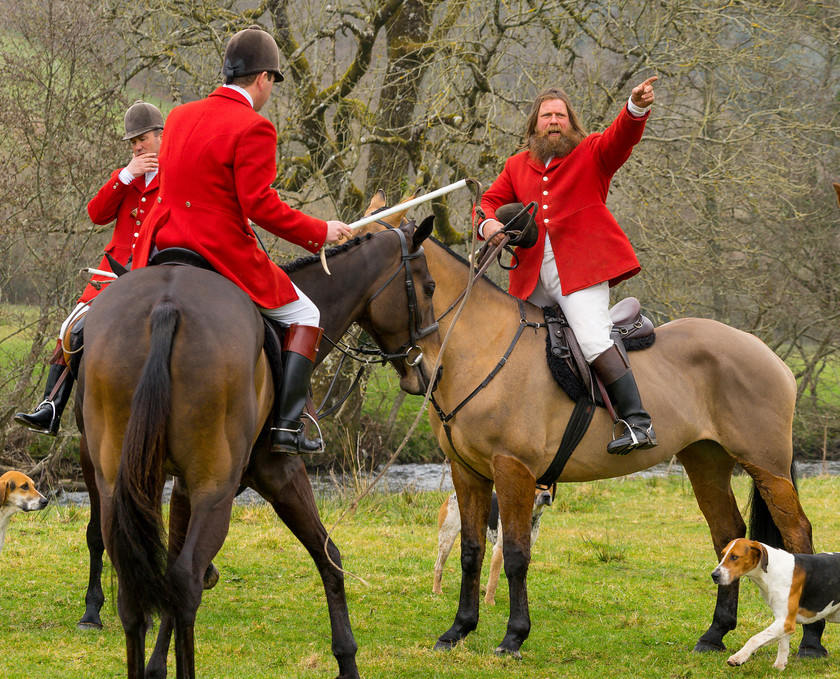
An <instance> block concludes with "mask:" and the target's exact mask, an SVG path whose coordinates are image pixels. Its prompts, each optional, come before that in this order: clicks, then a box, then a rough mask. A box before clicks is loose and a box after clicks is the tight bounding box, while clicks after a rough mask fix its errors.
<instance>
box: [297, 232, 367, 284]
mask: <svg viewBox="0 0 840 679" xmlns="http://www.w3.org/2000/svg"><path fill="white" fill-rule="evenodd" d="M371 238H373V234H372V233H365V234H362V235H361V236H356V237H355V238H354V239H353V240H348V241H347V242H346V243H342V244H341V245H336V246H335V247H334V248H330V249H329V250H326V251H325V253H324V254H325V255H326V256H327V259H329V258H330V257H335V256H336V255H339V254H341V253H342V252H347V251H348V250H350V249H351V248H354V247H356V246H357V245H360V244H361V243H363V242H364V241H366V240H369V239H371ZM320 261H321V258H320V256H318V255H308V256H306V257H300V258H299V259H295V260H293V261H291V262H289V263H287V264H281V265H280V268H281V269H283V271H285V272H286V273H287V274H291V273H294V272H295V271H300V270H301V269H303V268H306V267H307V266H310V265H312V264H315V263H316V262H320Z"/></svg>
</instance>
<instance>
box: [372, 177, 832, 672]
mask: <svg viewBox="0 0 840 679" xmlns="http://www.w3.org/2000/svg"><path fill="white" fill-rule="evenodd" d="M839 191H840V190H839ZM382 198H383V197H381V196H380V200H381V199H382ZM382 202H384V201H382ZM369 228H370V229H371V230H378V229H381V228H382V227H381V226H375V225H374V226H371V227H369ZM425 250H426V261H427V263H428V266H429V270H430V272H431V274H432V277H433V278H434V279H435V283H436V287H435V294H434V306H435V309H436V310H437V311H438V312H439V313H443V312H444V311H445V310H447V309H449V308H450V307H451V305H452V304H453V302H455V301H456V300H457V299H458V297H459V296H460V295H461V294H462V291H463V290H464V289H465V286H466V282H467V278H468V276H469V265H468V263H467V262H466V261H465V260H464V259H462V258H461V257H459V256H458V255H456V254H455V253H454V252H452V251H451V250H449V249H448V248H446V247H445V246H443V245H442V244H440V243H437V242H436V241H434V240H430V241H429V242H427V244H426V248H425ZM524 311H525V313H524V319H523V318H522V317H521V316H520V311H519V305H518V300H517V299H516V298H514V297H512V296H511V295H508V294H507V293H506V292H504V291H503V290H501V289H500V288H498V287H497V286H496V285H494V284H493V283H492V282H490V280H489V279H487V278H482V279H479V280H477V281H476V282H475V284H474V286H473V288H472V293H471V296H470V298H469V300H468V302H467V304H466V306H465V307H464V309H463V312H462V314H461V316H460V318H459V320H458V322H457V323H456V324H455V327H454V329H453V331H452V333H451V335H450V337H449V339H448V344H447V345H446V348H445V351H444V355H443V357H442V361H441V365H442V366H443V376H442V379H441V380H440V382H439V383H438V387H437V390H436V391H435V393H434V395H435V399H436V401H437V403H438V404H439V406H440V407H441V410H442V411H443V412H444V414H449V413H451V412H452V411H453V410H455V409H456V408H457V407H458V406H459V404H461V403H462V401H464V399H466V398H467V396H468V395H469V394H470V393H471V392H472V391H473V390H474V389H476V387H478V386H479V385H480V384H481V382H482V381H483V380H484V379H485V378H486V377H487V376H488V374H489V373H490V371H491V370H492V369H493V368H494V367H495V366H496V364H497V363H498V362H499V360H500V359H501V358H502V356H503V355H504V354H505V352H506V350H507V348H508V347H509V345H510V343H511V340H512V338H513V337H514V335H515V334H516V331H517V329H518V328H519V327H520V324H521V323H523V322H529V323H533V324H538V323H540V322H542V321H543V320H544V319H543V315H542V311H541V309H539V308H538V307H536V306H534V305H531V304H528V303H524ZM453 316H454V314H453V313H448V314H446V315H444V316H443V317H441V318H439V321H440V333H441V337H444V336H446V333H447V332H448V331H449V326H450V324H451V322H452V317H453ZM656 336H657V337H656V342H655V343H654V344H653V346H652V347H650V348H649V349H646V350H643V351H637V352H631V353H630V362H631V364H632V368H633V372H634V374H635V375H636V380H637V381H638V384H639V389H640V391H641V393H642V394H643V395H644V401H645V406H646V407H647V408H648V410H649V412H650V413H651V415H652V416H653V421H654V422H655V423H656V433H657V436H658V438H659V445H658V446H657V447H656V448H652V449H650V450H636V451H634V452H632V453H631V454H629V455H624V456H614V455H608V454H607V452H606V447H607V443H608V442H609V441H610V440H611V439H612V430H613V423H612V420H611V419H610V417H609V416H608V415H607V413H606V411H605V410H604V409H602V408H598V409H597V412H596V413H595V416H594V418H593V421H592V424H591V426H590V428H589V430H588V431H587V433H586V435H585V436H584V437H583V439H582V440H581V442H580V444H579V445H578V447H577V448H576V449H575V451H574V453H573V454H572V456H571V458H570V459H569V461H568V463H567V464H566V466H565V468H564V469H563V472H562V475H561V476H560V478H559V479H558V481H559V482H577V481H593V480H596V479H605V478H612V477H617V476H623V475H625V474H630V473H632V472H637V471H640V470H643V469H646V468H648V467H651V466H653V465H655V464H657V463H660V462H663V461H665V460H668V459H670V458H671V457H672V456H674V455H676V457H677V459H678V460H679V461H680V463H681V464H682V465H683V467H684V469H685V471H686V474H687V475H688V477H689V479H690V481H691V484H692V488H693V490H694V494H695V496H696V499H697V503H698V505H699V506H700V510H701V512H702V513H703V515H704V517H705V518H706V521H707V522H708V524H709V528H710V530H711V534H712V542H713V544H714V548H715V552H716V556H717V555H718V554H719V553H720V550H721V549H723V547H724V546H725V545H726V544H727V543H728V542H729V541H730V540H732V539H734V538H737V537H742V536H744V534H745V532H746V526H745V524H744V521H743V519H742V517H741V513H740V512H739V510H738V505H737V503H736V500H735V496H734V494H733V492H732V488H731V476H732V472H733V469H734V467H735V465H736V463H737V464H740V465H741V467H742V468H743V469H744V470H745V471H746V472H747V473H748V474H749V475H750V476H751V477H752V480H753V481H754V484H755V488H756V490H757V491H758V492H757V494H756V495H757V499H756V502H755V505H756V507H757V509H759V510H760V509H762V508H765V509H766V510H768V511H769V515H768V516H767V517H766V518H767V523H768V524H769V525H771V526H772V525H773V524H775V527H776V528H777V529H778V531H779V532H780V533H781V537H782V540H783V545H779V546H780V547H781V546H784V548H785V549H787V550H789V551H792V552H802V553H810V552H812V551H813V547H812V537H811V524H810V522H809V521H808V519H807V517H806V516H805V513H804V512H803V510H802V507H801V505H800V502H799V497H798V494H797V492H796V489H795V486H794V484H793V480H792V460H793V443H792V422H793V412H794V405H795V402H796V383H795V380H794V377H793V374H792V373H791V371H790V369H789V368H788V367H787V366H786V365H785V364H784V362H783V361H782V360H781V359H780V358H779V357H778V356H776V355H775V354H774V353H773V352H772V351H771V350H770V349H769V348H768V347H767V346H766V345H765V344H764V343H763V342H762V341H761V340H759V339H758V338H757V337H755V336H753V335H750V334H747V333H745V332H741V331H740V330H736V329H734V328H732V327H729V326H727V325H724V324H722V323H718V322H716V321H712V320H706V319H701V318H683V319H679V320H676V321H672V322H670V323H666V324H664V325H662V326H660V327H658V328H657V329H656ZM545 342H546V330H545V328H540V329H531V328H526V329H525V331H524V332H523V333H522V335H521V338H520V340H519V342H518V343H517V344H516V346H515V348H514V350H513V352H512V354H511V355H510V357H509V358H508V360H507V362H506V364H505V365H504V367H503V368H502V369H501V370H500V371H499V372H498V374H497V375H496V376H495V378H493V379H492V380H491V381H490V382H489V384H488V385H487V386H486V387H485V388H484V389H483V390H481V391H480V392H479V393H478V394H477V395H476V396H475V397H474V398H473V399H472V400H470V401H469V402H468V403H466V404H465V405H464V406H463V408H461V409H460V410H458V412H457V414H456V415H455V416H454V417H453V418H452V419H451V420H450V421H449V427H450V432H451V443H450V438H449V437H448V436H447V434H446V432H445V431H444V427H443V424H442V421H441V419H440V417H439V416H438V415H437V414H436V412H435V411H434V410H432V409H431V408H430V409H429V417H430V420H431V423H432V428H433V429H434V431H435V434H436V436H437V438H438V442H439V443H440V446H441V448H442V449H443V451H444V452H445V454H446V456H447V457H448V458H449V460H450V461H451V465H452V479H453V483H454V486H455V489H456V491H457V494H458V503H459V506H460V510H461V525H462V530H461V568H462V579H461V591H460V600H459V605H458V611H457V613H456V615H455V621H454V623H453V625H452V626H451V627H450V629H449V630H447V631H446V632H445V633H444V634H442V635H441V636H440V638H439V639H438V641H437V644H436V648H438V649H446V648H451V647H452V646H453V645H455V644H456V643H457V642H459V641H460V640H461V639H463V638H464V637H465V636H466V635H467V634H469V633H470V632H471V631H472V630H474V629H475V628H476V626H477V624H478V610H479V578H480V575H481V565H482V561H483V559H484V548H485V539H484V532H485V526H486V525H487V516H488V513H489V511H490V494H491V489H492V488H493V486H494V485H495V488H496V492H497V494H498V499H499V510H500V513H501V520H502V524H503V531H504V535H505V542H504V567H505V574H506V575H507V579H508V583H509V588H510V616H509V619H508V626H507V632H506V634H505V637H504V639H503V640H502V642H501V643H500V644H499V646H498V648H497V649H496V651H497V652H499V653H510V654H513V655H517V656H518V655H519V649H520V646H521V645H522V643H523V642H524V641H525V639H526V638H527V637H528V634H529V631H530V626H531V623H530V616H529V612H528V599H527V589H526V574H527V571H528V565H529V562H530V555H531V554H530V552H531V545H530V530H531V523H530V520H531V508H532V505H533V495H534V486H535V482H536V479H537V478H539V477H540V476H541V475H542V474H543V473H544V472H545V471H546V470H547V469H548V467H549V464H550V463H551V462H552V460H553V458H554V455H555V452H556V451H557V449H558V446H559V444H560V440H561V438H562V436H563V433H564V430H565V427H566V423H567V422H568V420H569V418H570V416H571V414H572V411H573V408H574V403H573V402H572V400H571V399H570V398H569V397H568V396H566V394H565V393H564V392H563V391H562V390H561V389H560V388H559V387H558V386H557V384H556V383H555V382H554V380H553V378H552V377H551V375H550V374H549V370H548V368H547V366H546V359H545V354H546V349H545ZM762 500H763V501H764V502H762ZM770 535H772V530H771V531H770V533H768V534H766V535H762V536H761V537H757V539H761V540H762V541H764V542H769V541H771V537H770ZM737 606H738V584H737V583H735V584H733V585H727V586H722V587H719V588H718V594H717V605H716V607H715V611H714V616H713V620H712V624H711V626H710V627H709V629H708V630H707V631H706V632H705V633H704V634H703V635H702V636H701V637H700V640H699V641H698V643H697V646H696V650H698V651H703V650H723V649H724V648H725V646H724V643H723V637H724V636H725V635H726V633H727V632H729V631H731V630H732V629H734V628H735V623H736V619H737ZM823 627H824V625H821V624H819V623H817V624H815V625H814V626H810V627H806V630H805V635H804V638H803V641H802V644H801V646H800V654H801V655H810V656H814V657H816V656H822V655H825V654H826V651H825V649H824V648H823V647H822V645H821V643H820V636H821V633H822V629H823Z"/></svg>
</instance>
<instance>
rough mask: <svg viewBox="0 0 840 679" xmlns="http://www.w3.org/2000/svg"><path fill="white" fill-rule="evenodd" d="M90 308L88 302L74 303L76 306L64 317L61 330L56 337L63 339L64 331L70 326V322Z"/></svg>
mask: <svg viewBox="0 0 840 679" xmlns="http://www.w3.org/2000/svg"><path fill="white" fill-rule="evenodd" d="M88 309H90V302H79V303H78V304H77V305H76V308H75V309H73V311H71V312H70V315H69V316H68V317H67V318H65V319H64V322H63V323H62V324H61V330H59V332H58V339H60V340H63V339H64V333H66V332H67V328H69V327H70V325H71V324H72V323H74V322H75V321H76V319H77V318H81V317H82V316H84V315H85V313H87V310H88Z"/></svg>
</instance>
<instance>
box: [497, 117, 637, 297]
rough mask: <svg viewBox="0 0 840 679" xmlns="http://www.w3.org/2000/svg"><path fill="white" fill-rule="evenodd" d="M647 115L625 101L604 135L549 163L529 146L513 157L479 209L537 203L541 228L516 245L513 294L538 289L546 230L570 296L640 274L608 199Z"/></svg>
mask: <svg viewBox="0 0 840 679" xmlns="http://www.w3.org/2000/svg"><path fill="white" fill-rule="evenodd" d="M648 115H649V113H648V114H646V115H645V116H643V117H641V118H634V117H633V116H631V115H630V114H629V113H628V112H627V107H626V106H625V107H624V108H622V110H621V112H620V113H619V114H618V117H617V118H616V119H615V121H613V123H612V125H610V126H609V128H607V130H605V131H604V132H603V134H590V135H589V136H588V137H586V138H585V139H584V140H583V141H582V142H581V143H580V144H579V145H578V146H577V148H575V149H574V151H572V152H571V153H570V154H569V155H568V156H566V157H565V158H553V159H552V160H551V162H550V163H549V165H548V167H547V168H546V167H545V164H544V163H542V162H539V161H534V160H532V159H531V157H530V155H529V153H528V151H523V152H522V153H518V154H516V155H515V156H512V157H511V158H509V159H508V160H507V162H506V163H505V167H504V169H503V170H502V173H501V174H500V175H499V176H498V178H497V179H496V181H494V182H493V184H492V185H491V186H490V188H489V189H487V191H486V192H485V193H484V196H483V197H482V200H481V206H482V208H484V211H485V213H486V214H487V217H488V218H494V219H495V214H496V213H495V211H496V209H497V208H499V207H501V206H502V205H505V204H506V203H523V204H525V205H527V204H528V203H530V202H531V201H536V202H537V207H538V210H537V215H536V219H537V226H538V227H539V239H538V240H537V243H536V245H534V247H532V248H528V249H523V248H517V249H516V254H517V256H518V257H519V266H518V267H517V268H516V269H513V270H511V271H510V274H509V276H510V294H512V295H515V296H516V297H519V298H521V299H527V298H528V297H529V296H530V295H531V293H532V292H534V288H535V287H536V285H537V281H538V280H539V277H540V267H541V266H542V260H543V251H544V249H545V234H546V232H547V233H548V234H549V237H550V238H551V249H552V250H553V251H554V257H555V261H556V262H557V273H558V275H559V276H560V286H561V288H562V290H563V294H564V295H568V294H570V293H572V292H576V291H577V290H583V289H584V288H588V287H590V286H592V285H595V284H596V283H601V282H603V281H609V283H610V286H613V285H616V284H617V283H619V282H620V281H623V280H625V279H627V278H630V277H631V276H635V275H636V274H637V273H639V271H640V270H641V267H640V266H639V261H638V259H636V255H635V253H634V252H633V247H632V246H631V245H630V241H629V240H628V239H627V236H626V235H625V234H624V231H622V230H621V227H620V226H619V225H618V222H616V220H615V218H614V217H613V216H612V214H611V213H610V211H609V210H608V209H607V206H606V204H605V203H606V199H607V192H608V191H609V188H610V180H611V179H612V176H613V175H614V174H615V172H616V171H617V170H618V168H620V167H621V166H622V165H623V164H624V162H625V161H626V160H627V159H628V158H629V157H630V152H631V151H632V150H633V146H635V145H636V143H637V142H638V141H639V140H640V139H641V137H642V132H643V131H644V129H645V121H646V119H647V116H648Z"/></svg>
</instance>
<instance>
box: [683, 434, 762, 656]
mask: <svg viewBox="0 0 840 679" xmlns="http://www.w3.org/2000/svg"><path fill="white" fill-rule="evenodd" d="M677 458H678V459H679V461H680V462H681V463H682V465H683V467H684V468H685V471H686V473H687V474H688V478H689V480H690V481H691V487H692V488H693V489H694V496H695V497H696V498H697V504H698V505H699V506H700V511H701V512H703V516H704V517H706V522H707V523H708V524H709V530H710V531H711V533H712V543H713V544H714V547H715V554H716V555H719V554H720V553H721V551H722V550H723V548H724V547H725V546H726V545H727V544H729V542H730V541H732V540H734V539H736V538H741V537H744V536H745V535H746V532H747V527H746V525H745V524H744V519H743V518H742V517H741V512H740V511H739V510H738V503H737V501H736V500H735V496H734V494H733V493H732V485H731V479H732V469H733V468H734V466H735V461H734V460H733V459H732V458H731V457H730V456H729V455H728V454H727V453H726V451H725V450H724V449H723V448H721V447H720V446H719V445H718V444H717V443H714V442H712V441H700V442H698V443H695V444H693V445H691V446H689V447H688V448H685V449H684V450H683V451H682V452H681V453H680V454H679V455H677ZM737 621H738V582H737V581H736V582H735V583H733V584H731V585H726V586H719V587H718V591H717V603H716V604H715V612H714V615H713V616H712V624H711V626H710V627H709V629H708V630H707V631H706V633H705V634H703V636H701V637H700V640H699V641H698V642H697V645H696V646H695V647H694V650H695V651H724V650H726V646H725V645H724V643H723V637H724V636H725V635H726V634H727V633H728V632H731V631H732V630H733V629H735V626H736V624H737Z"/></svg>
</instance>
